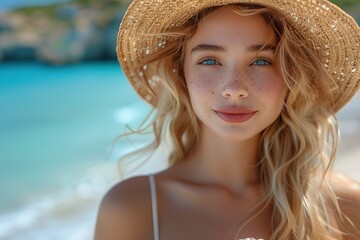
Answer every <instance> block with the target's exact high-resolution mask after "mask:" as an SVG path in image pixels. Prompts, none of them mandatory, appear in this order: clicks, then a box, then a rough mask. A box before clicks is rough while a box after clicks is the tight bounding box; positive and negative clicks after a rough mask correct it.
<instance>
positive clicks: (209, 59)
mask: <svg viewBox="0 0 360 240" xmlns="http://www.w3.org/2000/svg"><path fill="white" fill-rule="evenodd" d="M207 61H212V62H213V63H210V64H209V63H205V62H207ZM199 64H200V65H219V62H218V61H217V60H216V59H214V58H206V59H204V60H201V61H200V62H199Z"/></svg>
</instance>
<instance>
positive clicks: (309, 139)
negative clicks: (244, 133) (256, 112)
mask: <svg viewBox="0 0 360 240" xmlns="http://www.w3.org/2000/svg"><path fill="white" fill-rule="evenodd" d="M235 6H236V11H237V12H238V13H239V14H241V15H245V16H246V15H254V14H261V15H262V16H263V17H264V19H265V20H266V21H267V22H268V23H269V25H270V26H271V27H272V28H273V29H274V31H275V33H276V34H277V36H278V42H279V43H278V46H277V50H276V57H277V61H276V62H277V65H278V68H279V69H280V72H281V74H282V76H283V78H284V79H285V82H286V84H287V86H288V89H289V91H288V95H287V97H286V100H285V104H284V108H283V111H282V113H281V114H280V116H279V117H278V119H277V121H275V122H274V123H272V124H271V125H270V126H269V127H267V128H266V129H265V130H264V131H263V133H262V137H261V143H260V144H261V146H260V153H259V159H258V164H259V167H260V169H261V181H262V184H263V185H264V189H266V190H267V192H266V193H265V197H264V199H263V200H262V202H261V203H260V204H258V205H257V207H256V209H257V211H256V212H255V214H254V215H253V217H252V218H251V219H253V218H254V217H255V216H256V215H257V214H259V213H260V212H261V210H262V209H264V208H265V207H266V206H269V205H270V204H272V205H273V218H272V226H273V229H272V232H273V233H272V236H271V239H276V240H279V239H280V240H282V239H284V240H285V239H286V240H288V239H311V240H317V239H318V240H320V239H321V240H323V239H333V238H332V237H331V231H337V230H336V229H333V226H331V225H330V223H329V220H328V218H327V213H326V207H327V206H328V205H331V204H333V205H335V206H337V203H336V199H335V197H334V196H333V195H331V194H330V197H329V198H327V199H328V200H329V201H330V203H329V202H327V200H325V196H324V193H323V191H320V188H321V187H323V186H324V184H323V181H325V174H326V172H327V171H328V170H329V169H330V168H331V166H332V164H333V161H334V156H335V152H336V148H337V142H338V129H337V121H336V119H335V116H334V114H335V113H334V110H333V108H332V106H333V105H334V104H333V103H334V102H333V101H334V100H333V99H332V94H331V90H332V89H331V87H330V86H332V87H333V86H334V81H333V80H332V77H331V75H330V74H328V73H327V71H326V68H325V67H324V65H323V63H322V62H321V61H320V59H321V56H319V55H318V54H317V52H316V50H314V49H313V46H311V44H309V43H308V42H307V40H306V39H304V37H302V36H301V35H300V34H299V33H298V32H297V31H296V29H295V28H293V27H292V26H291V24H289V23H288V22H287V21H286V20H285V19H284V18H283V16H281V15H279V14H278V13H277V12H275V11H274V10H272V9H268V8H264V7H261V6H256V5H235ZM217 8H218V7H214V8H210V9H205V10H204V11H202V12H200V13H198V14H197V15H196V16H194V17H192V18H191V19H189V20H188V21H187V22H186V23H184V24H182V25H181V26H178V27H174V29H171V30H170V31H168V32H165V33H161V34H159V36H160V37H163V38H165V39H166V44H165V46H164V47H163V48H160V49H159V50H158V51H157V52H155V53H153V54H150V55H149V56H148V57H147V58H145V59H144V60H143V61H142V62H141V64H140V65H139V67H138V68H139V70H141V69H143V67H144V66H146V68H147V69H146V73H145V78H147V79H148V80H149V82H150V84H149V85H144V86H142V87H146V88H147V89H148V90H149V91H151V92H152V93H153V95H154V96H156V98H157V101H156V103H155V107H154V109H155V111H154V116H153V118H152V120H151V122H150V124H149V125H146V126H144V127H143V128H142V129H140V130H137V131H134V133H140V134H141V133H145V132H146V131H147V130H148V129H149V128H152V131H151V132H152V133H153V134H154V136H155V139H154V140H153V141H152V142H151V143H150V144H149V145H147V146H145V147H143V148H141V149H139V150H137V151H135V152H133V153H131V154H129V155H126V156H124V159H132V158H131V157H134V156H135V157H136V156H139V155H140V154H144V153H145V152H153V151H155V149H157V148H158V147H159V146H160V145H161V143H162V142H163V141H169V145H170V146H172V149H171V154H170V156H169V163H170V164H176V163H178V162H180V161H181V160H182V159H184V158H185V157H186V156H187V155H188V154H190V153H191V151H192V150H193V149H195V148H196V147H197V146H198V144H199V139H200V127H199V126H200V125H199V121H198V119H197V117H196V115H195V113H194V112H193V110H192V107H191V103H190V99H189V94H188V91H187V87H186V83H185V79H184V75H183V59H184V48H185V45H186V42H187V39H189V38H191V37H192V36H193V34H194V33H195V31H196V29H197V26H198V24H199V22H200V21H201V19H202V18H203V17H204V16H206V15H207V14H209V13H211V12H212V11H214V10H215V9H217ZM154 76H155V77H154ZM151 81H155V82H156V87H152V86H151ZM335 87H336V86H335ZM319 173H320V174H322V175H321V176H320V180H319V178H317V177H316V176H319ZM327 192H330V193H331V191H330V190H329V191H327ZM337 209H338V208H337ZM251 219H249V220H248V221H247V222H246V223H249V222H250V221H251ZM246 223H245V224H246ZM243 226H244V225H243ZM241 229H242V228H240V230H239V232H238V233H240V231H241Z"/></svg>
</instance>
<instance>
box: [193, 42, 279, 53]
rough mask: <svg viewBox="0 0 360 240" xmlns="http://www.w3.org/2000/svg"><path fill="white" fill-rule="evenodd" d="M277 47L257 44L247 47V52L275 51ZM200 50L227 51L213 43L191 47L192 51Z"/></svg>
mask: <svg viewBox="0 0 360 240" xmlns="http://www.w3.org/2000/svg"><path fill="white" fill-rule="evenodd" d="M275 50H276V47H275V46H273V45H271V44H255V45H251V46H249V47H247V49H246V51H247V52H259V51H271V52H275ZM198 51H199V52H200V51H214V52H225V48H223V47H222V46H218V45H212V44H199V45H197V46H195V47H194V48H193V49H191V53H194V52H198Z"/></svg>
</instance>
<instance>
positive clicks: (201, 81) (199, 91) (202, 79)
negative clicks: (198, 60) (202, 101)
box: [185, 73, 214, 96]
mask: <svg viewBox="0 0 360 240" xmlns="http://www.w3.org/2000/svg"><path fill="white" fill-rule="evenodd" d="M185 77H186V84H187V87H188V90H189V93H190V95H194V94H196V95H202V96H204V95H207V94H211V95H213V94H214V86H213V85H212V82H213V81H212V80H211V76H207V75H203V74H196V73H194V74H189V75H187V76H185Z"/></svg>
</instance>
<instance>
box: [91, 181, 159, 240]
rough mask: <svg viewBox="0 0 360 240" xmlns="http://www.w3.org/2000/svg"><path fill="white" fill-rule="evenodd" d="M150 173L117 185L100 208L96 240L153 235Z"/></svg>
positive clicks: (116, 239)
mask: <svg viewBox="0 0 360 240" xmlns="http://www.w3.org/2000/svg"><path fill="white" fill-rule="evenodd" d="M151 219H152V218H151V198H150V190H149V181H148V178H147V177H136V178H133V179H130V180H126V181H124V182H121V183H119V184H117V185H115V186H114V187H113V188H112V189H111V190H110V191H109V192H108V193H107V194H106V195H105V197H104V198H103V200H102V202H101V204H100V208H99V211H98V216H97V222H96V227H95V234H94V235H95V236H94V240H120V239H126V240H140V239H141V240H142V239H147V238H149V236H152V235H153V229H152V222H151Z"/></svg>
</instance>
